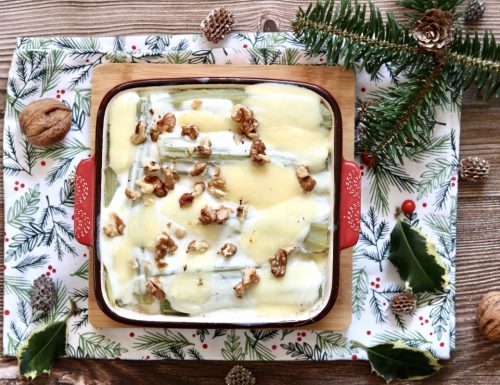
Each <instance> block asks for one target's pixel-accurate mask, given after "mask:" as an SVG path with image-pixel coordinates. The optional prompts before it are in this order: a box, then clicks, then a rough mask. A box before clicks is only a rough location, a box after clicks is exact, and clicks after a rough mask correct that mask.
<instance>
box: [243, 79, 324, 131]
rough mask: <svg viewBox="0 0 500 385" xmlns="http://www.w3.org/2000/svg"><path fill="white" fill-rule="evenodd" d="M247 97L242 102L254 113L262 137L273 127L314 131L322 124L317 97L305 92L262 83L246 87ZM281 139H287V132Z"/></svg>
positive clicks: (305, 90) (307, 91) (289, 87)
mask: <svg viewBox="0 0 500 385" xmlns="http://www.w3.org/2000/svg"><path fill="white" fill-rule="evenodd" d="M245 91H246V93H247V94H248V95H249V96H248V98H247V99H245V100H244V101H243V104H245V105H247V106H248V107H249V108H250V109H251V110H253V112H254V115H255V117H256V119H257V120H258V121H259V128H258V130H259V132H261V133H262V134H263V135H264V134H265V132H266V131H267V130H272V129H274V128H275V127H293V126H295V127H300V128H303V129H305V130H317V129H318V128H319V126H320V124H321V121H322V117H321V112H320V111H321V110H320V101H321V98H320V96H319V95H317V94H316V93H314V92H313V91H310V90H308V89H305V88H301V87H296V86H291V85H282V84H269V83H267V84H266V83H262V84H256V85H251V86H247V87H246V89H245ZM282 135H283V138H288V136H289V135H288V134H287V132H286V131H283V132H282Z"/></svg>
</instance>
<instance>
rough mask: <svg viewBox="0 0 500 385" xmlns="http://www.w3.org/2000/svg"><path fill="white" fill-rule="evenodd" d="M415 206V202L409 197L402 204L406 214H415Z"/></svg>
mask: <svg viewBox="0 0 500 385" xmlns="http://www.w3.org/2000/svg"><path fill="white" fill-rule="evenodd" d="M415 207H416V206H415V202H413V201H412V200H411V199H407V200H405V201H404V202H403V203H402V204H401V210H403V212H404V213H405V214H413V212H414V211H415Z"/></svg>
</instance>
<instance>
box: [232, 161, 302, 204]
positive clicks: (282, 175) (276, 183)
mask: <svg viewBox="0 0 500 385" xmlns="http://www.w3.org/2000/svg"><path fill="white" fill-rule="evenodd" d="M222 175H223V176H224V178H226V186H227V194H226V196H225V198H226V199H229V200H230V201H233V202H236V203H238V202H239V201H240V199H243V201H244V202H246V203H248V204H249V205H252V206H254V207H256V208H266V207H269V206H272V205H274V204H276V203H279V202H283V201H285V200H288V199H290V198H292V197H294V196H298V195H301V194H302V189H301V187H300V185H299V182H298V180H297V176H296V174H295V170H294V169H293V168H290V167H282V166H278V165H276V164H273V163H272V162H271V163H268V164H265V165H262V166H260V165H255V164H252V162H251V161H250V160H245V161H243V162H238V163H228V164H227V165H224V166H223V167H222Z"/></svg>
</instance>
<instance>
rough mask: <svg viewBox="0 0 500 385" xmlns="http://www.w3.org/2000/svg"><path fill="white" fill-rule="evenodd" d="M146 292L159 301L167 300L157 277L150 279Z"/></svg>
mask: <svg viewBox="0 0 500 385" xmlns="http://www.w3.org/2000/svg"><path fill="white" fill-rule="evenodd" d="M146 290H147V291H148V293H149V294H151V295H152V296H153V297H155V298H156V299H157V300H160V301H163V300H164V299H165V292H164V291H163V289H162V288H161V282H160V280H159V279H158V278H156V277H152V278H149V281H148V282H147V283H146Z"/></svg>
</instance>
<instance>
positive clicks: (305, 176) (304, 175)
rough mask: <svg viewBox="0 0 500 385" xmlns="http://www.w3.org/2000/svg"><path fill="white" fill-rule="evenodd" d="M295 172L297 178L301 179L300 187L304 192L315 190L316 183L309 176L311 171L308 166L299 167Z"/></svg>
mask: <svg viewBox="0 0 500 385" xmlns="http://www.w3.org/2000/svg"><path fill="white" fill-rule="evenodd" d="M295 172H296V173H297V178H298V179H299V183H300V187H302V190H303V191H304V192H305V193H307V192H310V191H312V190H313V189H314V186H316V181H315V180H314V178H313V177H312V176H311V175H310V174H309V169H308V168H307V166H303V165H299V166H297V167H296V168H295Z"/></svg>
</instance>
